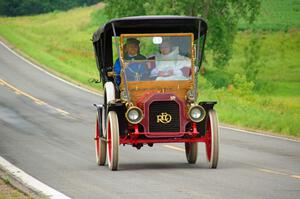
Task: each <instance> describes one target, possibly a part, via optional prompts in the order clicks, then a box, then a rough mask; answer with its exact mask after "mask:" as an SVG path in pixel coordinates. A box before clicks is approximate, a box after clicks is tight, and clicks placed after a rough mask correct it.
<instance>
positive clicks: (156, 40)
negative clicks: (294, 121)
mask: <svg viewBox="0 0 300 199" xmlns="http://www.w3.org/2000/svg"><path fill="white" fill-rule="evenodd" d="M206 33H207V24H206V22H205V21H204V20H203V19H201V18H199V17H187V16H139V17H126V18H120V19H113V20H111V21H109V22H108V23H106V24H105V25H104V26H103V27H100V28H99V29H98V30H97V31H96V32H95V33H94V34H93V46H94V50H95V57H96V63H97V68H98V70H99V74H100V80H101V81H102V83H103V89H104V100H103V101H104V102H103V103H102V104H101V103H98V104H95V106H96V108H97V116H96V125H95V126H96V128H95V138H94V139H95V149H96V161H97V164H98V165H105V163H106V156H107V159H108V166H109V168H110V169H111V170H117V169H118V165H119V162H118V159H119V146H120V145H132V146H133V147H136V148H137V149H140V148H141V147H143V146H145V145H148V146H153V144H156V143H184V145H185V153H186V158H187V162H188V163H189V164H195V163H196V160H197V151H198V142H203V143H204V144H205V148H206V155H207V160H208V165H209V168H216V167H217V164H218V156H219V155H218V154H219V136H218V131H219V129H218V119H217V114H216V111H215V110H214V105H215V104H216V102H215V101H201V102H198V99H199V98H198V97H199V96H198V76H199V71H200V70H199V69H200V66H201V62H202V57H203V52H204V44H205V38H206ZM130 44H133V45H130ZM130 46H131V47H130ZM132 47H133V48H135V49H136V50H135V51H136V53H138V56H137V55H136V54H135V55H133V56H131V55H130V54H129V53H130V51H131V48H132ZM165 49H167V50H165ZM134 56H135V57H136V58H132V57H134ZM199 90H200V89H199Z"/></svg>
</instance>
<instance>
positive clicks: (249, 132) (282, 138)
mask: <svg viewBox="0 0 300 199" xmlns="http://www.w3.org/2000/svg"><path fill="white" fill-rule="evenodd" d="M219 127H220V128H222V129H227V130H232V131H238V132H242V133H248V134H253V135H259V136H263V137H269V138H276V139H280V140H285V141H292V142H300V140H295V139H291V138H285V137H280V136H275V135H268V134H264V133H258V132H253V131H247V130H243V129H236V128H232V127H227V126H222V125H220V126H219Z"/></svg>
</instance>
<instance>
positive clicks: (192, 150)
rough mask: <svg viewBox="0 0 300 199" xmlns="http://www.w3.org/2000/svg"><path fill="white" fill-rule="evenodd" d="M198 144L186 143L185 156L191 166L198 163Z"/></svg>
mask: <svg viewBox="0 0 300 199" xmlns="http://www.w3.org/2000/svg"><path fill="white" fill-rule="evenodd" d="M197 154H198V143H197V142H190V143H189V142H186V143H185V155H186V159H187V161H188V163H189V164H195V163H196V161H197Z"/></svg>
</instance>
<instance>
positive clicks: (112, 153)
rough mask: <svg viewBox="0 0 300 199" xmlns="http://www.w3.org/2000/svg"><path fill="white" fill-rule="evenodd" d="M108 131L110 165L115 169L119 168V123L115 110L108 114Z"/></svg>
mask: <svg viewBox="0 0 300 199" xmlns="http://www.w3.org/2000/svg"><path fill="white" fill-rule="evenodd" d="M106 131H107V157H108V166H109V168H110V169H111V170H112V171H114V170H117V169H118V160H119V123H118V116H117V114H116V112H115V111H110V112H109V113H108V115H107V126H106Z"/></svg>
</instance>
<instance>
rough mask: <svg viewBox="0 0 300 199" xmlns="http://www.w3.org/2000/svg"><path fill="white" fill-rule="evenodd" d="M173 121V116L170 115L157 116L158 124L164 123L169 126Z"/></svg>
mask: <svg viewBox="0 0 300 199" xmlns="http://www.w3.org/2000/svg"><path fill="white" fill-rule="evenodd" d="M171 120H172V116H171V115H170V114H168V113H161V114H160V115H157V121H156V123H163V124H168V123H170V122H171Z"/></svg>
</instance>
